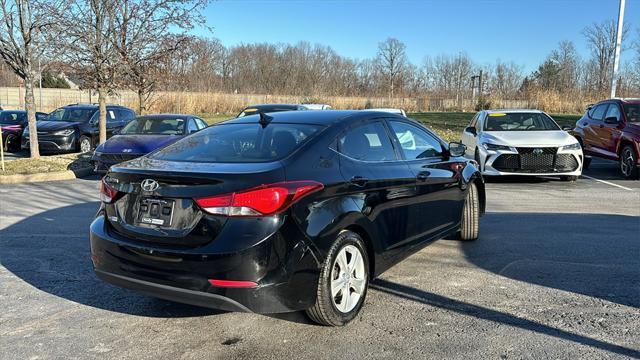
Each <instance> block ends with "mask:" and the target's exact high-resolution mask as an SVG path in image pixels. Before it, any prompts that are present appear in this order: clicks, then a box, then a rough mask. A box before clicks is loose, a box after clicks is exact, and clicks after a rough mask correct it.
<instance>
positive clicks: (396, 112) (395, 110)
mask: <svg viewBox="0 0 640 360" xmlns="http://www.w3.org/2000/svg"><path fill="white" fill-rule="evenodd" d="M365 110H367V111H382V112H387V113H390V114H396V115H400V116H404V117H407V113H406V112H405V111H404V110H403V109H392V108H378V109H365Z"/></svg>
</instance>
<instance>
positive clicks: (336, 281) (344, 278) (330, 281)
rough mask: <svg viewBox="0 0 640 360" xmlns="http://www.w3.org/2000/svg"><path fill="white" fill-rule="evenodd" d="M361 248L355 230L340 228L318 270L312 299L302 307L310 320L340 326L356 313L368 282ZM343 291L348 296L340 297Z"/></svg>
mask: <svg viewBox="0 0 640 360" xmlns="http://www.w3.org/2000/svg"><path fill="white" fill-rule="evenodd" d="M365 249H366V248H365V246H364V242H363V241H362V238H360V236H359V235H358V234H356V233H355V232H353V231H349V230H343V231H341V232H340V234H338V237H337V238H336V240H335V241H334V243H333V245H332V246H331V249H329V253H328V254H327V258H326V260H325V263H324V265H323V267H322V269H321V271H320V278H319V280H318V290H317V295H316V303H315V304H314V305H313V306H312V307H311V308H309V309H307V310H306V313H307V316H309V318H310V319H311V320H313V321H314V322H316V323H318V324H322V325H327V326H343V325H346V324H347V323H349V322H350V321H351V320H353V319H354V318H355V317H356V316H357V315H358V313H359V312H360V309H361V308H362V304H364V299H365V297H366V294H367V287H368V286H369V259H368V257H367V252H366V250H365ZM356 253H358V254H359V255H356ZM349 255H350V257H349ZM342 256H345V257H344V258H342ZM358 256H360V257H359V259H360V261H358ZM338 257H340V259H338ZM351 266H353V268H352V267H351ZM342 268H345V269H342ZM344 270H346V271H344ZM347 274H348V275H347ZM352 282H353V283H352ZM332 289H333V290H332ZM336 289H337V290H336ZM358 290H359V291H360V293H358ZM345 291H346V293H348V294H349V295H348V296H349V300H346V299H347V298H346V297H344V296H345ZM336 299H338V300H340V301H338V300H336ZM350 301H354V302H355V305H354V303H350ZM340 308H342V309H340Z"/></svg>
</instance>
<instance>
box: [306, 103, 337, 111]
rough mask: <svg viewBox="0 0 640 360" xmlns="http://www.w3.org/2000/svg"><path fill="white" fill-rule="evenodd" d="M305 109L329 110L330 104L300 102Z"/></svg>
mask: <svg viewBox="0 0 640 360" xmlns="http://www.w3.org/2000/svg"><path fill="white" fill-rule="evenodd" d="M302 106H304V108H305V109H307V110H331V109H332V107H331V105H327V104H302Z"/></svg>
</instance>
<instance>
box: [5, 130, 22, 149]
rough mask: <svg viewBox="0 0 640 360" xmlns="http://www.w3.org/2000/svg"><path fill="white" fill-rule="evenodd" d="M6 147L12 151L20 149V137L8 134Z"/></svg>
mask: <svg viewBox="0 0 640 360" xmlns="http://www.w3.org/2000/svg"><path fill="white" fill-rule="evenodd" d="M4 149H5V151H8V152H12V153H15V152H18V151H20V140H18V137H17V136H16V135H14V134H9V135H7V138H6V139H5V143H4Z"/></svg>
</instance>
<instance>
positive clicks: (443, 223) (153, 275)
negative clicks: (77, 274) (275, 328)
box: [90, 111, 485, 326]
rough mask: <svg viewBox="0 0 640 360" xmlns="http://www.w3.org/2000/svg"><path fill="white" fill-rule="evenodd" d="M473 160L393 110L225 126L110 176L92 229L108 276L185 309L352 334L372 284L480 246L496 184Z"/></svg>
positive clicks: (278, 116)
mask: <svg viewBox="0 0 640 360" xmlns="http://www.w3.org/2000/svg"><path fill="white" fill-rule="evenodd" d="M399 138H405V139H406V138H412V139H413V140H414V141H410V142H409V141H405V142H401V141H400V140H399ZM463 154H464V147H463V145H462V144H460V143H451V144H446V143H445V142H443V140H441V139H440V138H439V137H437V136H436V135H434V134H433V133H432V132H431V131H429V130H428V129H426V128H425V127H423V126H422V125H420V124H419V123H417V122H414V121H412V120H409V119H406V118H404V117H400V116H395V115H392V114H384V113H372V112H363V111H307V112H305V113H304V114H299V113H296V112H290V111H289V112H279V113H272V114H270V115H266V114H261V115H259V116H258V115H254V116H247V117H244V118H240V119H233V120H230V121H226V122H223V123H220V124H218V125H213V126H210V127H208V128H206V129H204V130H202V131H200V132H198V133H196V134H194V135H191V136H188V137H186V138H184V139H181V140H179V141H177V142H175V143H173V144H171V145H168V146H166V147H164V148H162V149H160V150H158V151H156V152H154V153H151V154H149V155H146V156H143V157H140V158H138V159H135V160H132V161H128V162H125V163H121V164H119V165H115V166H112V167H111V170H110V171H109V172H108V173H107V175H106V176H105V177H104V178H103V181H102V183H101V184H102V187H101V199H102V206H101V209H100V210H99V212H98V214H97V217H96V218H95V220H94V221H93V223H92V224H91V229H90V234H91V235H90V238H91V256H92V260H93V264H94V267H95V272H96V274H97V276H98V277H99V278H101V279H103V280H105V281H107V282H110V283H113V284H115V285H118V286H121V287H125V288H130V289H134V290H138V291H141V292H143V293H146V294H149V295H152V296H156V297H160V298H165V299H169V300H173V301H178V302H184V303H189V304H194V305H199V306H205V307H212V308H218V309H223V310H229V311H251V312H257V313H278V312H290V311H297V310H306V311H307V314H308V315H309V316H310V317H311V319H313V320H314V321H316V322H318V323H321V324H326V325H334V326H337V325H344V324H346V323H348V322H349V321H351V320H352V319H354V317H355V316H356V315H357V314H358V312H359V311H360V308H361V306H362V304H363V302H364V299H365V296H366V292H367V286H368V284H369V281H370V279H372V278H374V277H376V276H378V275H380V274H381V273H382V272H384V271H385V270H387V269H388V268H390V267H391V266H393V265H394V264H396V263H398V262H399V261H401V260H402V259H404V258H405V257H407V256H408V255H410V254H412V253H414V252H416V251H418V250H419V249H421V248H422V247H423V246H425V245H426V244H428V243H429V242H431V241H433V240H436V239H439V238H442V237H445V236H450V235H454V234H457V236H458V237H459V238H460V239H463V240H474V239H476V238H477V237H478V226H479V223H478V221H479V219H478V218H479V216H480V214H481V213H482V212H483V211H484V206H485V205H484V204H485V192H484V182H483V180H482V176H481V175H480V173H479V171H478V169H477V168H476V167H475V165H474V163H473V162H472V161H470V160H467V159H465V158H464V157H462V155H463Z"/></svg>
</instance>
